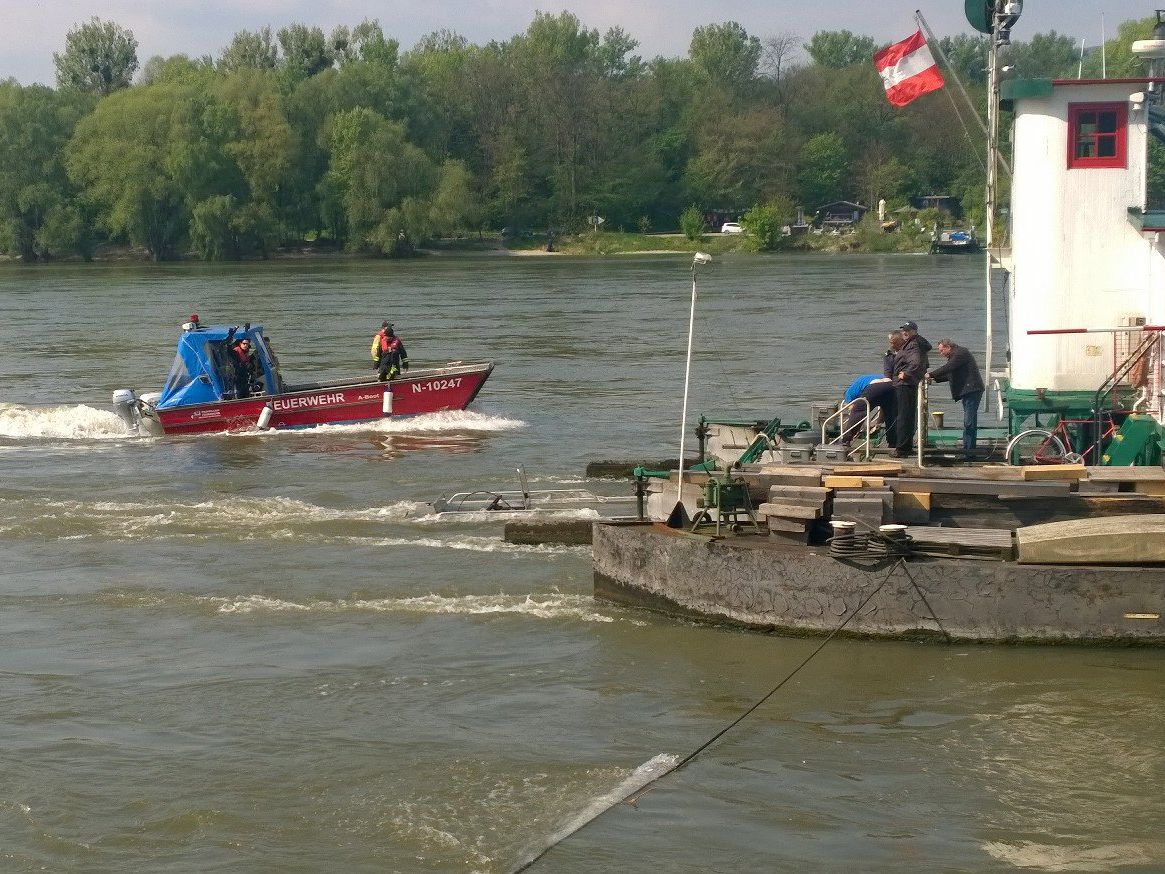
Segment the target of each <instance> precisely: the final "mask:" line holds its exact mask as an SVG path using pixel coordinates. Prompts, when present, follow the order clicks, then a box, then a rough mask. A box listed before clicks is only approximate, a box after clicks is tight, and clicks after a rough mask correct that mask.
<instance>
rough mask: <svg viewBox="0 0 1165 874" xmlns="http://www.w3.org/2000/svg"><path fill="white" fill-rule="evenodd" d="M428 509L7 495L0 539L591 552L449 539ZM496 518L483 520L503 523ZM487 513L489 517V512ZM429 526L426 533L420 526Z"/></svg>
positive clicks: (462, 536) (408, 504) (0, 499)
mask: <svg viewBox="0 0 1165 874" xmlns="http://www.w3.org/2000/svg"><path fill="white" fill-rule="evenodd" d="M428 511H429V505H428V504H426V503H422V502H420V501H396V502H394V503H390V504H386V505H383V506H379V507H365V508H353V509H336V508H332V507H320V506H317V505H315V504H310V503H307V502H306V501H300V500H295V499H293V498H282V497H247V496H234V497H230V498H223V499H221V500H213V501H199V502H196V503H186V504H182V503H175V502H173V501H170V500H167V499H165V498H162V497H160V498H158V499H157V500H147V501H74V500H63V499H59V498H47V497H41V496H4V495H0V534H3V535H4V536H6V537H11V538H29V539H34V540H56V541H65V540H70V541H84V540H91V541H107V542H108V541H112V542H119V541H120V542H124V541H152V542H175V541H181V542H208V543H219V544H222V543H252V542H263V541H276V542H284V541H289V540H292V541H295V542H296V543H298V544H301V545H316V546H342V547H351V548H384V547H405V548H408V547H412V548H421V549H453V550H462V551H467V552H501V553H510V554H523V553H530V554H536V555H545V556H557V555H564V556H565V555H576V554H577V555H583V554H585V553H586V552H587V548H586V547H577V546H554V545H546V544H541V545H523V544H515V543H506V542H505V541H503V540H501V539H500V538H499V537H498V536H497V535H496V534H494V535H473V534H467V533H456V532H455V533H449V534H446V533H444V532H441V531H439V530H437V529H436V528H435V527H434V526H432V525H431V524H427V523H428V522H429V521H430V519H431V518H432V517H431V514H429V513H428ZM496 515H497V514H488V516H486V517H485V518H483V519H482V520H481V521H482V522H486V523H496V522H498V521H500V520H498V519H495V518H493V517H494V516H496ZM483 516H485V514H483ZM417 523H424V527H425V530H424V531H423V532H422V531H420V530H418V529H417V528H416V527H415V526H416V525H417Z"/></svg>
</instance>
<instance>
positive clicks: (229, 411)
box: [142, 363, 493, 435]
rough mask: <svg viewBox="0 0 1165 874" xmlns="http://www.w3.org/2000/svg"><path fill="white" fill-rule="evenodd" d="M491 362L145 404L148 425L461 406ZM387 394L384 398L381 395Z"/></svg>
mask: <svg viewBox="0 0 1165 874" xmlns="http://www.w3.org/2000/svg"><path fill="white" fill-rule="evenodd" d="M492 371H493V364H492V363H485V364H467V365H458V366H450V367H440V368H432V369H426V370H418V371H416V372H415V373H412V374H410V375H409V376H407V377H404V378H401V379H394V380H392V381H390V382H378V381H376V380H375V379H373V380H368V381H360V380H356V381H342V382H337V383H331V384H316V385H311V386H291V387H289V390H288V391H284V392H281V393H280V394H276V395H260V396H258V397H251V398H243V399H241V400H225V401H220V402H217V403H206V404H192V405H189V406H182V407H170V408H167V409H160V410H159V409H155V408H153V407H150V406H148V405H147V406H144V407H143V409H142V416H143V419H144V422H145V424H146V426H147V428H149V430H151V431H154V432H156V433H161V434H165V435H176V434H211V433H217V432H224V431H249V430H253V429H256V428H259V427H260V424H261V423H260V418H261V417H263V416H264V411H265V410H267V409H268V408H269V409H270V411H271V412H270V418H269V419H268V421H267V422H266V425H265V427H266V428H268V429H288V428H310V427H313V426H316V425H342V424H353V423H356V422H369V421H374V420H377V419H387V418H398V417H402V416H419V415H423V414H425V413H439V412H444V411H448V410H463V409H465V408H466V407H467V406H469V404H470V403H472V401H473V399H474V398H475V397H477V393H478V392H479V391H481V387H482V386H483V385H484V384H485V381H486V379H488V378H489V375H490V373H491V372H492ZM386 395H387V397H386Z"/></svg>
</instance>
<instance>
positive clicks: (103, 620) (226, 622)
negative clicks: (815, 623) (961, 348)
mask: <svg viewBox="0 0 1165 874" xmlns="http://www.w3.org/2000/svg"><path fill="white" fill-rule="evenodd" d="M688 264H689V260H688V259H687V258H682V257H663V256H660V257H637V258H627V259H625V260H624V259H615V260H607V261H598V260H593V261H592V260H571V259H565V258H530V259H525V258H498V259H491V258H480V259H460V258H432V259H428V260H424V261H418V262H415V263H390V262H348V261H337V262H328V263H320V262H304V263H289V262H282V263H279V264H263V265H253V266H245V267H235V268H230V269H222V268H216V267H204V266H197V265H187V266H178V267H171V266H165V267H132V268H120V267H106V266H88V267H84V268H81V267H77V268H73V267H51V268H46V269H21V268H17V267H10V268H5V269H3V270H0V546H2V548H3V556H4V562H3V566H2V567H0V608H2V609H0V765H2V773H3V780H2V781H0V870H4V871H32V870H50V871H65V870H68V871H102V872H105V871H118V872H121V871H127V872H128V871H134V872H137V871H151V872H159V871H174V872H191V871H232V872H237V871H256V872H258V871H281V872H309V871H321V870H340V871H370V872H371V871H377V872H380V871H400V872H411V871H421V872H429V871H440V872H446V871H447V872H468V871H480V872H504V871H509V870H512V869H513V868H514V867H515V866H517V865H518V864H520V863H521V862H522V861H523V860H525V859H528V858H529V857H530V856H531V855H532V854H534V853H536V852H538V851H539V850H540V849H542V848H543V847H544V846H545V845H546V844H547V843H548V842H549V841H550V839H551V837H552V836H553V835H555V834H557V833H561V832H562V831H563V830H568V829H569V828H570V826H571V825H572V824H576V823H577V822H579V821H580V817H581V818H585V817H586V816H587V815H589V814H590V813H593V812H595V811H596V810H598V809H601V808H602V806H603V799H604V797H606V796H609V795H611V794H612V793H614V792H615V791H616V790H617V789H618V788H619V787H620V786H625V785H627V781H629V780H631V779H633V775H634V774H635V772H636V769H638V768H640V767H641V766H645V765H646V766H647V767H648V769H651V768H658V767H660V765H661V763H666V762H667V761H669V760H668V759H667V758H665V757H668V756H678V757H682V756H683V755H685V754H687V753H688V752H689V751H691V750H693V749H695V748H696V747H698V746H699V745H700V744H701V743H703V742H704V741H705V740H706V739H708V738H709V737H711V736H712V735H713V734H715V733H716V732H717V731H719V730H720V729H721V728H722V727H723V726H724V725H726V724H727V723H728V722H730V721H731V720H732V719H734V718H735V717H736V716H737V715H738V714H739V713H740V712H741V711H742V710H743V709H744V708H745V707H747V706H748V705H749V704H750V703H751V702H753V701H755V700H756V699H757V698H758V697H760V696H761V695H762V694H764V693H765V692H766V691H768V690H769V689H770V688H771V687H772V686H773V685H775V684H776V683H777V682H778V681H779V680H780V679H781V678H782V677H784V676H785V675H786V674H788V673H789V672H790V671H791V670H792V669H793V668H794V667H795V666H796V665H797V664H799V663H800V662H801V661H802V660H803V659H804V658H805V657H806V656H807V655H809V653H810V652H812V650H813V649H814V648H815V647H816V646H817V645H818V643H819V642H818V641H815V640H802V639H787V638H780V637H771V636H764V635H757V634H748V633H743V632H738V631H733V630H728V629H721V628H710V627H702V626H697V625H693V624H688V623H684V622H677V621H672V620H669V619H666V618H663V617H659V616H655V615H652V614H647V613H640V612H636V611H630V610H623V609H619V608H615V607H612V606H609V605H605V604H601V603H596V602H595V601H593V600H592V598H591V594H590V593H591V573H590V562H589V554H588V551H587V550H585V549H579V548H561V547H521V546H511V545H507V544H505V543H503V542H502V541H501V539H500V525H499V524H498V523H497V522H496V521H490V520H482V519H479V518H472V517H471V518H470V519H467V520H460V521H447V520H442V519H437V518H434V517H433V515H432V514H431V512H430V511H429V508H428V506H427V502H429V501H431V500H433V499H434V498H436V497H438V496H439V495H441V494H442V493H451V492H454V491H458V490H461V489H468V488H487V487H488V488H509V487H513V485H514V469H515V468H516V467H518V466H522V467H524V468H525V469H526V471H527V472H528V474H529V475H530V478H531V484H532V485H535V486H537V487H543V488H554V487H563V488H568V487H574V486H585V487H589V488H592V489H596V490H599V491H606V492H608V493H622V492H623V491H624V489H625V486H624V485H622V484H620V483H613V482H586V481H585V480H584V479H583V469H584V466H585V464H586V462H587V461H588V460H593V459H604V458H626V459H633V458H641V457H642V458H653V457H660V456H667V455H673V456H674V454H675V452H676V450H677V444H678V438H679V419H680V391H681V387H682V384H683V348H684V343H685V340H686V330H687V316H688V303H689V293H690V281H691V277H690V273H689V272H688V270H687V266H688ZM980 276H981V272H980V267H979V262H978V260H977V259H976V260H975V261H974V262H972V261H963V260H959V259H948V260H938V259H933V258H930V257H902V256H897V257H864V256H862V257H833V258H826V257H783V258H767V257H751V258H749V257H738V258H726V259H722V260H720V261H718V262H717V263H715V264H714V265H712V268H711V269H710V270H709V271H708V272H707V273H706V274H705V275H703V276H701V277H700V279H699V291H700V297H699V304H698V320H697V334H696V355H695V359H694V363H693V390H692V398H693V399H692V403H691V411H692V412H691V415H690V416H689V419H690V420H691V421H694V419H695V416H696V415H697V414H698V413H700V412H722V413H733V414H737V415H748V416H756V417H758V418H767V417H769V416H771V415H773V413H774V412H780V411H782V410H788V416H789V417H794V416H796V417H797V418H800V417H801V416H802V415H803V412H804V411H803V409H802V407H803V405H804V404H805V403H806V402H807V401H809V400H819V399H828V398H833V397H836V395H837V394H838V393H839V390H840V388H841V387H844V386H845V385H846V384H847V383H848V382H849V380H850V379H851V378H852V377H853V376H854V375H856V374H858V373H862V372H866V371H869V370H875V369H877V367H878V360H879V354H880V352H881V350H882V348H883V342H884V337H883V335H884V333H885V331H886V330H887V329H889V328H892V327H894V326H896V325H897V324H899V323H901V322H902V321H904V320H905V319H908V318H912V319H915V320H917V321H918V322H919V323H920V324H921V326H922V332H923V333H924V334H925V335H927V336H929V337H930V338H931V339H932V340H937V339H938V338H939V337H942V336H944V335H950V336H952V337H954V338H955V339H956V340H958V341H964V342H966V344H967V345H969V346H970V347H971V348H972V349H977V348H981V345H982V335H983V329H982V325H981V321H982V318H981V310H982V306H981V295H980V294H979V291H978V288H979V284H980ZM1001 302H1002V300H1000V303H1001ZM194 311H197V312H198V313H199V314H200V315H201V316H202V318H203V320H204V321H206V322H219V323H221V322H227V323H230V322H235V321H240V322H241V321H244V320H248V319H249V320H250V321H252V322H261V323H263V324H264V325H265V326H266V328H267V331H268V333H269V334H270V336H271V337H272V339H273V341H274V343H275V344H276V346H277V348H278V350H279V353H280V357H281V359H282V362H283V366H284V369H285V371H286V372H287V373H288V374H289V375H290V376H291V377H292V378H293V379H294V378H296V377H300V378H317V377H318V378H326V377H329V376H350V375H355V374H358V373H360V372H370V371H369V367H370V362H369V361H368V359H367V355H368V353H367V347H368V343H369V339H370V337H371V335H372V334H373V332H374V331H375V330H376V328H377V326H379V324H380V321H381V320H382V319H383V318H390V319H392V320H393V321H394V322H395V323H396V325H397V329H398V332H399V333H400V334H401V335H402V336H403V338H404V340H405V342H406V343H407V345H408V349H409V352H410V356H411V358H412V361H413V362H414V364H424V363H443V362H445V361H447V360H450V359H464V360H475V359H484V358H489V359H492V360H494V361H496V362H497V364H498V367H497V370H496V371H495V372H494V375H493V376H492V377H491V379H490V381H489V382H488V383H487V384H486V386H485V389H484V390H483V391H482V393H481V395H480V396H479V398H478V400H477V401H476V402H475V404H474V406H473V408H472V410H471V411H467V412H464V413H455V414H441V415H437V416H431V417H423V418H421V419H417V420H412V421H399V422H396V421H394V422H390V423H387V424H384V425H380V426H377V427H345V428H319V429H314V430H310V431H304V432H297V433H273V434H263V435H255V434H251V435H236V436H220V437H203V438H184V439H147V438H128V437H126V436H124V435H123V434H122V433H121V429H120V423H119V421H118V420H117V418H116V417H115V416H114V414H113V413H112V412H111V409H110V407H109V406H108V398H109V395H110V393H111V391H112V390H113V389H116V388H121V387H133V388H136V389H138V390H147V391H148V390H156V389H157V388H158V387H160V385H161V382H162V380H163V378H164V375H165V371H166V369H167V368H168V366H169V361H170V357H171V355H172V350H173V342H174V339H175V337H176V333H177V330H178V326H179V324H180V323H181V322H183V321H184V320H185V319H186V318H187V317H188V316H189V314H190V313H191V312H194ZM689 439H690V438H689ZM1163 668H1165V656H1163V655H1162V654H1161V653H1160V652H1155V651H1146V650H1140V651H1138V650H1102V649H1091V650H1090V649H1077V648H1071V647H1062V648H1045V649H1038V648H1005V647H990V646H969V647H968V646H958V647H944V646H937V645H931V644H898V643H878V642H855V641H834V642H832V643H830V644H829V645H828V646H827V647H826V648H825V649H824V651H823V652H822V653H821V654H820V655H818V656H817V657H816V658H814V659H813V660H812V661H811V662H810V664H809V665H808V666H807V667H806V668H805V669H804V670H802V671H801V672H800V673H799V674H798V675H797V676H796V678H795V679H794V680H793V681H792V682H791V683H789V684H788V685H786V686H785V687H784V688H783V689H781V691H780V692H778V693H777V694H776V695H775V696H774V697H773V698H772V699H771V700H770V701H769V702H768V703H767V704H765V705H764V706H763V707H762V708H760V709H759V710H758V711H757V712H756V713H755V714H754V715H753V716H752V717H750V718H749V719H748V720H746V721H745V722H744V723H743V724H742V725H740V726H739V727H738V728H736V729H735V730H733V731H732V732H730V733H729V734H727V735H726V736H725V737H724V738H723V739H722V740H720V741H719V742H718V743H717V744H715V745H714V746H713V747H711V748H710V749H709V750H708V751H707V752H705V753H704V754H703V755H702V756H700V757H699V758H698V759H696V760H695V761H694V762H693V763H692V764H690V765H689V766H687V767H686V768H684V769H683V770H681V771H679V772H677V773H674V774H672V775H670V776H668V777H666V778H664V779H663V780H662V781H660V782H659V783H657V784H656V785H655V787H654V788H653V789H652V790H651V791H649V792H648V793H647V794H645V795H643V796H642V797H641V798H639V799H638V800H637V801H636V803H635V804H634V805H629V804H620V805H618V806H617V807H615V808H614V809H612V810H610V811H609V812H607V813H606V814H605V815H603V816H602V817H600V818H599V819H597V820H596V821H594V822H593V823H592V824H591V825H589V826H588V827H587V828H585V829H583V830H582V831H581V832H579V833H578V834H576V835H575V836H573V837H571V838H569V839H568V840H566V841H565V842H563V843H562V844H560V845H559V846H557V847H556V848H555V849H553V850H551V851H550V852H549V853H548V854H547V855H546V856H545V857H544V858H543V859H542V860H541V861H540V862H538V863H537V865H536V866H535V867H534V868H533V869H532V870H541V871H555V872H590V871H613V870H623V871H643V872H647V871H677V872H689V871H690V872H697V871H752V870H765V871H794V870H797V871H803V870H838V869H842V868H847V869H852V870H862V871H887V872H889V871H902V870H947V871H956V870H958V871H962V870H974V871H1013V870H1037V871H1118V870H1119V871H1160V870H1163V869H1165V837H1163V836H1162V835H1161V825H1162V823H1163V822H1165V796H1163V794H1162V792H1161V786H1162V785H1163V782H1165V766H1163V764H1162V762H1163V758H1162V755H1161V750H1162V749H1163V748H1165V683H1163V682H1162V669H1163Z"/></svg>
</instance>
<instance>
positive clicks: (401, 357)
mask: <svg viewBox="0 0 1165 874" xmlns="http://www.w3.org/2000/svg"><path fill="white" fill-rule="evenodd" d="M370 351H371V352H372V360H373V361H374V362H375V366H376V369H377V371H378V377H379V379H380V381H381V382H385V381H386V380H390V379H396V378H397V377H398V376H400V372H401V368H404V369H405V370H408V369H409V356H408V353H407V352H405V344H404V343H402V342H401V339H400V337H398V336H397V335H396V332H395V331H394V330H393V327H392V324H391V323H389V322H387V321H384V322H381V323H380V330H379V331H377V332H376V336H375V337H373V338H372V349H371V350H370Z"/></svg>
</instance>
